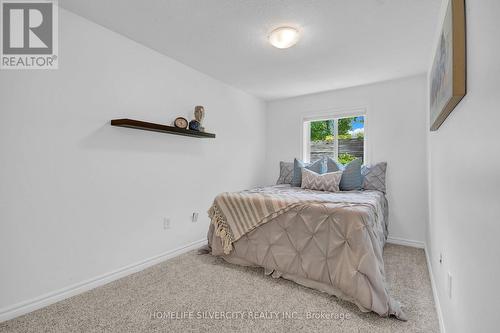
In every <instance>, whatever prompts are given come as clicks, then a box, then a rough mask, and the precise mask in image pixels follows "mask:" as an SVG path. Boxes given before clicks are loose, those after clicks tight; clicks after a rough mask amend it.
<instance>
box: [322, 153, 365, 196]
mask: <svg viewBox="0 0 500 333" xmlns="http://www.w3.org/2000/svg"><path fill="white" fill-rule="evenodd" d="M361 163H362V162H361V159H360V158H357V159H355V160H353V161H351V162H349V163H348V164H347V165H342V164H340V163H337V162H336V161H335V160H333V159H332V158H330V157H328V159H327V161H326V166H327V170H326V172H334V171H337V170H342V179H341V180H340V190H341V191H354V190H361V189H362V187H363V176H362V175H361Z"/></svg>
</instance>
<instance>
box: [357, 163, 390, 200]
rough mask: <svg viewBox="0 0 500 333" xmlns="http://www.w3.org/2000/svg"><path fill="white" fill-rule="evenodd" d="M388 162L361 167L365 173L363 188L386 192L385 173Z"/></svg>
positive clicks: (362, 172) (363, 173)
mask: <svg viewBox="0 0 500 333" xmlns="http://www.w3.org/2000/svg"><path fill="white" fill-rule="evenodd" d="M386 169H387V162H380V163H377V164H372V165H364V166H363V167H362V168H361V174H362V175H363V189H364V190H377V191H381V192H384V193H385V173H386Z"/></svg>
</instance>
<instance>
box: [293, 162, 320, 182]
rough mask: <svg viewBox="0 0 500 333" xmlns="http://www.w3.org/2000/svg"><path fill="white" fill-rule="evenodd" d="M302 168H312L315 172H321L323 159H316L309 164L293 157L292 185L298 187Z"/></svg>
mask: <svg viewBox="0 0 500 333" xmlns="http://www.w3.org/2000/svg"><path fill="white" fill-rule="evenodd" d="M304 168H307V169H309V170H312V171H314V172H316V173H323V159H321V160H317V161H316V162H313V163H311V164H309V163H304V162H302V161H299V160H298V159H295V160H294V161H293V177H292V186H295V187H300V184H302V169H304Z"/></svg>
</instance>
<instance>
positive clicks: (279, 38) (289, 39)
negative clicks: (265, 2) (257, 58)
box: [269, 27, 299, 49]
mask: <svg viewBox="0 0 500 333" xmlns="http://www.w3.org/2000/svg"><path fill="white" fill-rule="evenodd" d="M298 41H299V31H298V30H297V29H295V28H292V27H280V28H277V29H274V30H273V31H271V33H270V34H269V43H271V45H272V46H274V47H277V48H278V49H287V48H289V47H291V46H294V45H295V44H297V42H298Z"/></svg>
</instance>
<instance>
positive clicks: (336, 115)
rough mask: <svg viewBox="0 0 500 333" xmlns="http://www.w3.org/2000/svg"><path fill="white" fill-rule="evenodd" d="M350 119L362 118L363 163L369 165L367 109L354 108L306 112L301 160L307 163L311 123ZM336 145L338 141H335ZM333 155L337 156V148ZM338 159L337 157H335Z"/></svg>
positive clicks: (335, 132)
mask: <svg viewBox="0 0 500 333" xmlns="http://www.w3.org/2000/svg"><path fill="white" fill-rule="evenodd" d="M350 117H364V123H363V128H364V137H363V163H364V164H368V163H369V156H370V155H369V154H368V151H369V149H368V147H369V146H368V144H367V143H368V140H369V131H368V115H367V107H364V106H363V107H354V108H343V109H328V110H323V111H317V112H308V113H306V114H304V115H303V116H302V124H301V125H302V126H301V128H302V133H301V135H302V147H301V155H302V160H303V161H305V162H309V156H310V147H311V122H312V121H321V120H332V119H340V118H350ZM334 124H335V126H334V136H335V137H337V134H338V122H337V121H335V122H334ZM337 144H338V141H337ZM335 154H338V148H337V151H336V153H335ZM337 158H338V156H337Z"/></svg>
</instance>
